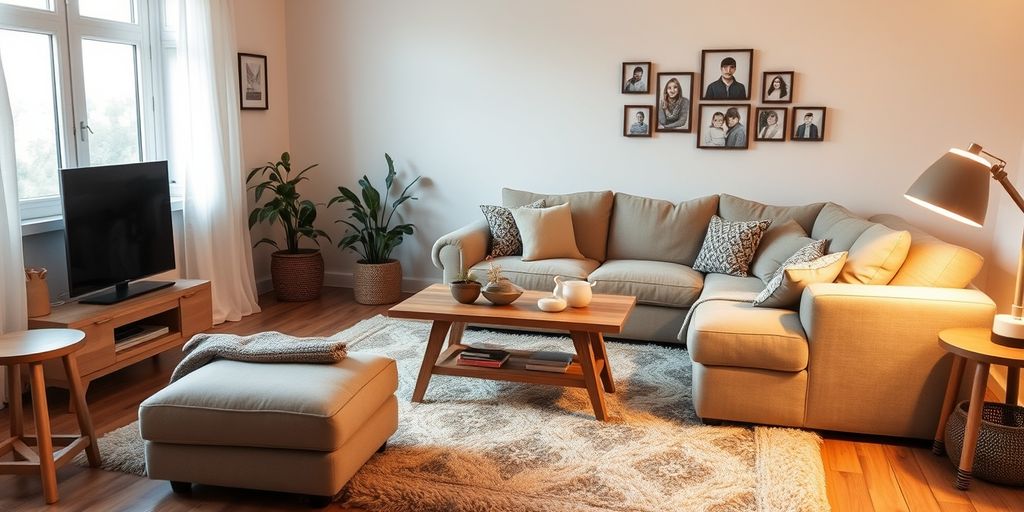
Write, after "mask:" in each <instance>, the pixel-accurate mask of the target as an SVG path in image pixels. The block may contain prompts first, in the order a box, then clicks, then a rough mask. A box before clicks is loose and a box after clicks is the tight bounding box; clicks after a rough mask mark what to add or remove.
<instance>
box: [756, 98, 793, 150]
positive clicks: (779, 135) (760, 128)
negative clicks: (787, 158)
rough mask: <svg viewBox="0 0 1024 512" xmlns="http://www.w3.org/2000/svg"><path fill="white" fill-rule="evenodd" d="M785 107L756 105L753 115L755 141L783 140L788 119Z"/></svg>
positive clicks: (787, 110) (787, 111)
mask: <svg viewBox="0 0 1024 512" xmlns="http://www.w3.org/2000/svg"><path fill="white" fill-rule="evenodd" d="M788 114H789V109H788V108H786V107H757V110H756V113H755V115H754V119H755V123H756V124H755V125H754V140H756V141H757V142H784V141H785V140H786V127H787V126H788V124H787V121H789V116H788Z"/></svg>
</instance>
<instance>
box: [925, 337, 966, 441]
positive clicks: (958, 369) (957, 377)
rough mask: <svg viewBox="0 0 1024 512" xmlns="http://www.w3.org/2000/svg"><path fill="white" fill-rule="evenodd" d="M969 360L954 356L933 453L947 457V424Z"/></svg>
mask: <svg viewBox="0 0 1024 512" xmlns="http://www.w3.org/2000/svg"><path fill="white" fill-rule="evenodd" d="M966 364H967V359H964V358H962V357H960V356H958V355H954V356H953V368H952V369H951V370H950V371H949V382H947V383H946V398H944V399H943V400H942V412H941V413H940V414H939V426H938V427H936V428H935V442H933V443H932V453H934V454H935V455H945V453H946V422H947V421H948V420H949V415H950V414H951V413H952V412H953V406H955V405H956V396H957V395H958V394H959V392H960V381H961V380H962V379H963V377H964V366H965V365H966Z"/></svg>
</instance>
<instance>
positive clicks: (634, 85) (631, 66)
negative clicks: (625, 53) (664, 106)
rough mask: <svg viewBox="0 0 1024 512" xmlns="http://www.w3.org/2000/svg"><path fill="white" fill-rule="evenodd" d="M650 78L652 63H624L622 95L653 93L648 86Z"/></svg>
mask: <svg viewBox="0 0 1024 512" xmlns="http://www.w3.org/2000/svg"><path fill="white" fill-rule="evenodd" d="M650 76H651V63H650V62H623V63H622V88H621V90H622V93H623V94H647V93H649V92H651V88H650V84H648V82H649V80H650Z"/></svg>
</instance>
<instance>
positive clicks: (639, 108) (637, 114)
mask: <svg viewBox="0 0 1024 512" xmlns="http://www.w3.org/2000/svg"><path fill="white" fill-rule="evenodd" d="M653 111H654V107H653V106H651V105H626V106H625V107H624V108H623V111H622V136H623V137H650V136H651V131H652V130H651V117H652V113H653Z"/></svg>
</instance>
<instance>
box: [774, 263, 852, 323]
mask: <svg viewBox="0 0 1024 512" xmlns="http://www.w3.org/2000/svg"><path fill="white" fill-rule="evenodd" d="M845 264H846V251H843V252H834V253H832V254H826V255H824V256H821V257H818V258H816V259H814V260H813V261H806V262H801V263H795V264H789V263H788V260H787V262H786V263H783V265H782V267H781V269H782V271H781V272H779V273H778V274H776V275H775V276H773V277H772V279H771V280H770V281H769V282H768V283H767V284H766V285H765V288H764V290H763V291H761V293H759V294H758V295H757V298H756V299H754V306H757V307H764V308H784V309H794V310H795V309H797V308H799V307H800V295H801V294H803V292H804V288H807V286H808V285H811V284H813V283H831V282H833V281H835V280H836V277H837V276H838V275H839V272H841V271H842V270H843V266H844V265H845Z"/></svg>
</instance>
